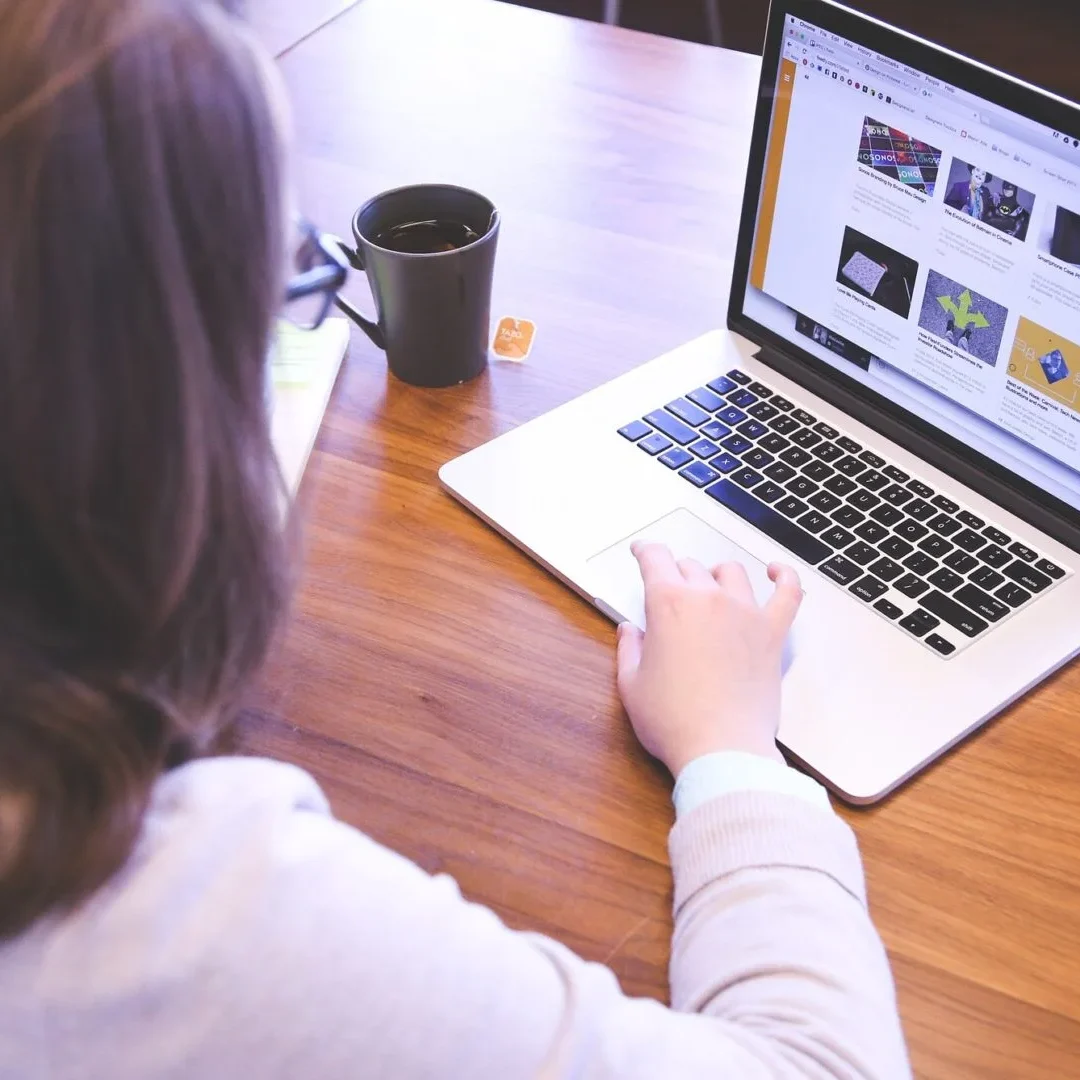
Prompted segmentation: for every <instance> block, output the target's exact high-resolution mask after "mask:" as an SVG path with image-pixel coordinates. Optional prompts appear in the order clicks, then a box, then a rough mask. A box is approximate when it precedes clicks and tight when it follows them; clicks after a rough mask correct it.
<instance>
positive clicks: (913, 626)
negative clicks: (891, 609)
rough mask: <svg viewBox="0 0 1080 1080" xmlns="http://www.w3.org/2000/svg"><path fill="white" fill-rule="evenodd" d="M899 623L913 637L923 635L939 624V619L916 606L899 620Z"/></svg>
mask: <svg viewBox="0 0 1080 1080" xmlns="http://www.w3.org/2000/svg"><path fill="white" fill-rule="evenodd" d="M900 625H901V626H902V627H903V628H904V629H905V630H906V631H907V632H908V633H909V634H914V635H915V637H923V636H925V635H926V634H928V633H930V631H931V630H933V629H935V628H936V627H938V626H940V625H941V621H940V620H939V619H935V618H934V616H933V615H929V614H927V612H925V611H923V610H922V608H916V609H915V610H914V611H913V612H912V613H911V614H910V615H909V616H908V617H907V618H906V619H901V620H900Z"/></svg>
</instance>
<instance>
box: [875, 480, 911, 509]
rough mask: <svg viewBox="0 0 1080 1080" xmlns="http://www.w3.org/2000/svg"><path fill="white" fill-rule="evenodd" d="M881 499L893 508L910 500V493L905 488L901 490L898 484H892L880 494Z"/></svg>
mask: <svg viewBox="0 0 1080 1080" xmlns="http://www.w3.org/2000/svg"><path fill="white" fill-rule="evenodd" d="M881 497H882V498H883V499H884V500H885V501H886V502H887V503H891V504H892V505H893V506H903V505H904V503H906V502H908V500H910V499H911V492H910V491H908V489H907V488H902V487H901V486H900V485H899V484H893V485H892V486H891V487H887V488H886V489H885V490H884V491H883V492H882V493H881Z"/></svg>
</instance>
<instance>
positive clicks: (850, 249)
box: [836, 226, 919, 319]
mask: <svg viewBox="0 0 1080 1080" xmlns="http://www.w3.org/2000/svg"><path fill="white" fill-rule="evenodd" d="M918 274H919V264H918V263H917V262H916V261H915V260H914V259H911V258H908V256H907V255H903V254H901V253H900V252H899V251H896V250H894V249H893V248H891V247H888V246H887V245H886V244H883V243H882V242H881V241H880V240H874V239H872V238H871V237H869V236H867V235H866V234H865V233H861V232H859V231H858V230H857V229H852V228H851V227H850V226H849V227H848V228H846V229H845V230H844V243H843V245H842V246H841V248H840V266H839V268H838V269H837V271H836V280H837V281H838V282H839V283H840V284H841V285H845V286H847V288H849V289H853V290H854V291H855V292H857V293H860V294H861V295H863V296H866V297H868V298H869V299H871V300H873V301H874V303H876V304H880V305H881V306H882V307H883V308H888V310H889V311H892V312H895V313H896V314H897V315H899V316H900V317H901V318H903V319H906V318H907V317H908V314H909V312H910V311H911V297H912V295H913V294H914V292H915V278H916V277H918Z"/></svg>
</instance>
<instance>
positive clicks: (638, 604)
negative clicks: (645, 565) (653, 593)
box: [586, 507, 774, 629]
mask: <svg viewBox="0 0 1080 1080" xmlns="http://www.w3.org/2000/svg"><path fill="white" fill-rule="evenodd" d="M635 540H643V541H647V542H649V543H654V544H666V545H667V546H668V547H669V548H670V549H671V552H672V554H673V555H674V556H675V558H676V559H696V560H697V561H698V562H699V563H701V564H702V565H703V566H704V567H705V568H706V569H709V570H711V569H712V568H713V567H714V566H716V565H717V564H718V563H725V562H739V563H742V564H743V566H745V567H746V572H747V574H748V575H749V577H750V585H751V587H752V588H753V590H754V596H755V597H757V601H758V603H759V604H763V603H765V601H766V600H768V599H769V597H770V596H772V594H773V588H774V586H773V583H772V582H771V581H770V580H769V575H768V573H767V571H766V567H765V564H764V563H763V562H762V561H761V560H760V559H756V558H755V557H754V556H753V555H751V554H750V553H749V552H748V551H747V550H746V549H745V548H741V547H739V545H738V544H736V543H734V542H733V541H731V540H729V539H728V538H727V537H726V536H724V534H723V533H719V532H717V531H716V530H715V529H714V528H713V527H712V526H711V525H706V524H705V522H704V521H702V520H701V518H699V517H695V516H694V514H692V513H691V512H690V511H689V510H687V509H685V508H684V507H680V508H679V509H678V510H674V511H672V512H671V513H670V514H668V515H667V516H666V517H662V518H660V520H659V521H654V522H653V523H652V524H651V525H646V526H645V528H643V529H641V530H639V531H638V532H636V533H634V534H633V535H632V536H628V537H626V538H625V539H623V540H620V541H619V542H618V543H617V544H612V546H611V547H609V548H605V549H604V550H603V551H601V552H599V553H597V554H596V555H594V556H593V557H592V558H591V559H589V560H588V561H587V563H586V565H587V566H588V567H589V571H590V573H589V582H590V584H591V585H592V588H593V591H594V593H595V595H596V600H597V601H598V604H597V606H598V607H600V608H601V610H603V611H604V612H605V614H607V615H609V616H611V617H612V618H615V619H616V620H622V619H625V620H628V621H629V622H632V623H634V624H635V625H637V626H640V627H641V628H642V629H645V590H644V587H643V585H642V582H641V571H640V570H639V569H638V564H637V560H636V559H635V558H634V556H633V555H632V554H631V552H630V545H631V544H632V543H633V542H634V541H635Z"/></svg>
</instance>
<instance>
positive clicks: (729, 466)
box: [709, 454, 742, 473]
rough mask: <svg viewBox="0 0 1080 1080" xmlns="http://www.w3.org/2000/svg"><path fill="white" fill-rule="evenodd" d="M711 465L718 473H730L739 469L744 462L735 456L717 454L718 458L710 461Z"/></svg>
mask: <svg viewBox="0 0 1080 1080" xmlns="http://www.w3.org/2000/svg"><path fill="white" fill-rule="evenodd" d="M709 465H710V466H711V467H712V468H714V469H715V470H716V471H717V472H722V473H729V472H731V471H732V470H733V469H738V468H739V467H740V466H741V465H742V462H741V461H740V460H739V459H738V458H737V457H735V455H734V454H717V456H716V457H714V458H711V459H710V461H709Z"/></svg>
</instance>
